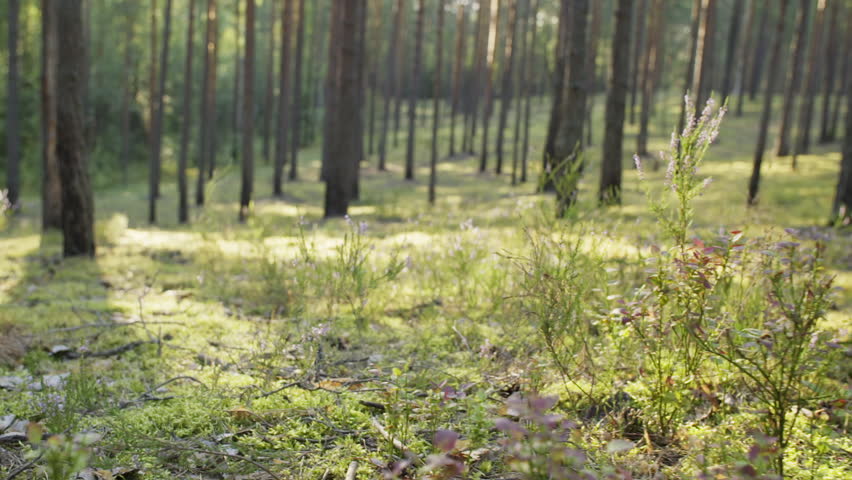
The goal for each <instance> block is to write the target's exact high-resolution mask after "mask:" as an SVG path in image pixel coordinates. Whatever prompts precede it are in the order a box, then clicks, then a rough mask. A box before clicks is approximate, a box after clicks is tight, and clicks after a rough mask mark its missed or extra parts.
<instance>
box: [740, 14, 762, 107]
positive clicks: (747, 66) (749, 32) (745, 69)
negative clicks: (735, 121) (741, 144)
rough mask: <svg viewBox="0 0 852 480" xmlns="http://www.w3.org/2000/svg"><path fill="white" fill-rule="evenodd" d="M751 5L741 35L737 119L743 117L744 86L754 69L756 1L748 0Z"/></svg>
mask: <svg viewBox="0 0 852 480" xmlns="http://www.w3.org/2000/svg"><path fill="white" fill-rule="evenodd" d="M749 1H750V3H751V5H749V9H748V20H747V21H746V27H745V32H744V35H743V41H744V42H745V43H743V49H742V52H741V53H740V56H741V57H742V59H743V61H742V71H741V72H740V76H739V81H738V82H737V85H738V90H739V92H737V110H736V115H737V116H738V117H741V116H743V103H744V102H745V96H746V86H747V85H748V78H749V77H750V75H749V74H750V72H751V69H753V68H754V65H753V63H754V49H753V48H752V42H753V41H754V19H755V17H756V16H757V1H758V0H749Z"/></svg>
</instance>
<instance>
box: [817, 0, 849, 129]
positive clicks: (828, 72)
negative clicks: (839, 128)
mask: <svg viewBox="0 0 852 480" xmlns="http://www.w3.org/2000/svg"><path fill="white" fill-rule="evenodd" d="M829 17H830V18H831V26H830V27H829V28H828V39H829V40H828V41H827V42H826V45H825V52H824V53H825V75H824V76H823V86H822V121H821V123H820V130H819V143H829V142H832V141H834V135H833V134H832V132H831V95H832V93H834V79H835V77H836V76H837V64H838V63H840V62H842V60H840V61H838V60H837V59H839V58H843V57H841V56H840V55H839V50H838V46H839V44H840V41H841V40H842V39H841V38H838V35H837V27H838V23H839V22H840V20H839V18H838V17H840V2H839V1H838V0H834V1H832V2H831V14H830V15H829ZM846 56H847V57H848V56H849V55H848V52H847V55H846Z"/></svg>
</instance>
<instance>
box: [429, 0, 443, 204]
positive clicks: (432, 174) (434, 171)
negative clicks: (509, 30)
mask: <svg viewBox="0 0 852 480" xmlns="http://www.w3.org/2000/svg"><path fill="white" fill-rule="evenodd" d="M444 8H445V5H444V0H438V29H437V31H436V32H435V41H436V44H437V45H436V46H435V78H434V82H435V86H434V89H433V91H432V109H433V115H432V158H431V161H430V162H429V204H430V205H434V204H435V184H436V183H437V177H438V123H439V120H440V118H441V80H442V76H443V75H442V72H443V66H444Z"/></svg>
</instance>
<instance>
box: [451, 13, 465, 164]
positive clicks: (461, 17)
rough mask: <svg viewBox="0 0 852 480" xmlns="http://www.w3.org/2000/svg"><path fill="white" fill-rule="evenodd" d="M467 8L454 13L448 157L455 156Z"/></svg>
mask: <svg viewBox="0 0 852 480" xmlns="http://www.w3.org/2000/svg"><path fill="white" fill-rule="evenodd" d="M466 15H467V7H466V5H464V4H459V6H458V10H457V13H456V56H455V63H454V64H453V97H452V102H451V111H450V156H454V155H455V154H456V115H458V111H459V107H460V101H461V85H462V69H463V68H464V47H465V42H464V41H465V27H466V26H467V19H466Z"/></svg>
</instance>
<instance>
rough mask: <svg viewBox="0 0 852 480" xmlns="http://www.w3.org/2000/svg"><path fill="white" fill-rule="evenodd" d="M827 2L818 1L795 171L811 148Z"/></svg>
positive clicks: (794, 154)
mask: <svg viewBox="0 0 852 480" xmlns="http://www.w3.org/2000/svg"><path fill="white" fill-rule="evenodd" d="M825 13H826V10H825V0H818V1H817V13H816V18H814V28H813V34H812V36H811V45H810V52H809V53H808V58H809V60H808V73H807V77H806V79H805V88H804V90H803V92H804V95H803V96H802V104H801V105H800V110H799V118H798V121H799V125H798V129H797V135H796V145H795V150H794V152H793V169H794V170H795V169H796V166H797V165H796V162H797V158H796V157H797V156H798V155H800V154H806V153H808V151H809V150H810V147H811V123H812V121H813V116H814V102H815V97H816V90H817V88H818V87H817V82H818V81H819V75H820V69H821V68H822V65H821V64H820V63H821V62H820V55H819V52H820V50H821V49H822V46H823V45H822V29H823V25H824V24H825Z"/></svg>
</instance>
